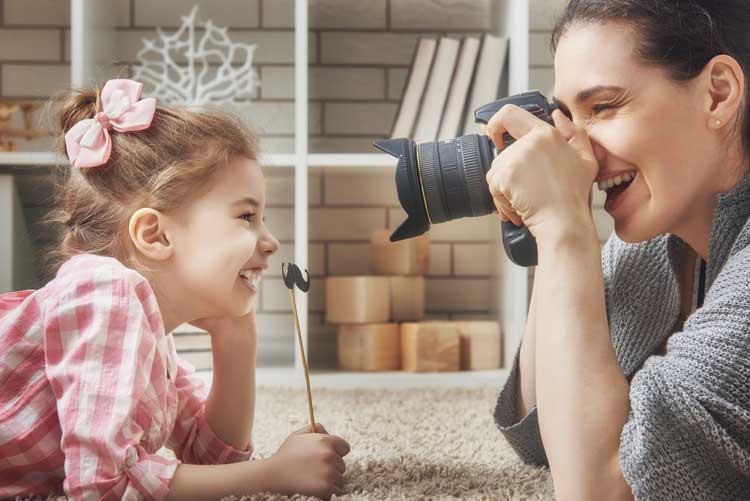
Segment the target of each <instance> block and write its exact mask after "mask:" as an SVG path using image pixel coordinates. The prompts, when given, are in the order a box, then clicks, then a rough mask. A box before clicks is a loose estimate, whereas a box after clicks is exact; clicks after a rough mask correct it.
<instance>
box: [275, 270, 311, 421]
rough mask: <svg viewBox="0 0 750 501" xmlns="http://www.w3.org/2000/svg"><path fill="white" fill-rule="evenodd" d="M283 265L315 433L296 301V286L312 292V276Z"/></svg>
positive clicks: (303, 290)
mask: <svg viewBox="0 0 750 501" xmlns="http://www.w3.org/2000/svg"><path fill="white" fill-rule="evenodd" d="M284 264H285V263H281V276H282V277H284V284H285V285H286V287H287V289H289V296H290V297H291V298H292V308H293V309H294V324H295V325H296V326H297V341H298V342H299V356H300V357H301V358H302V368H303V369H304V371H305V384H306V385H307V409H308V411H309V413H310V431H311V432H312V433H315V415H314V414H313V404H312V393H311V392H310V373H309V370H308V368H307V358H306V357H305V347H304V344H303V343H302V331H301V330H300V327H299V315H298V314H297V301H296V300H295V299H294V286H295V285H296V286H297V287H299V289H300V290H301V291H302V292H307V291H309V290H310V274H309V273H307V270H305V275H307V279H306V280H305V279H303V278H302V271H300V269H299V268H298V267H297V265H296V264H294V263H289V264H288V266H287V269H286V270H285V269H284Z"/></svg>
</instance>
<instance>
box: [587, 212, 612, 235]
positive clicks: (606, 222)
mask: <svg viewBox="0 0 750 501" xmlns="http://www.w3.org/2000/svg"><path fill="white" fill-rule="evenodd" d="M592 214H593V216H594V225H595V226H596V233H597V235H599V240H600V241H605V242H606V241H607V239H608V238H609V236H610V235H611V234H612V232H613V231H615V222H614V220H613V219H612V216H610V215H609V214H608V213H607V212H606V211H605V210H604V209H594V211H593V212H592Z"/></svg>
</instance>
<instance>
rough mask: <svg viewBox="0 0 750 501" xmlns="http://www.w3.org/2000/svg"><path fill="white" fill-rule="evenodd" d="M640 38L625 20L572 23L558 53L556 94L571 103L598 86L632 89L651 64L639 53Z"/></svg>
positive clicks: (560, 43)
mask: <svg viewBox="0 0 750 501" xmlns="http://www.w3.org/2000/svg"><path fill="white" fill-rule="evenodd" d="M636 49H637V40H636V36H635V34H634V32H633V30H632V29H631V28H630V27H628V26H627V25H625V24H624V23H614V22H613V23H601V22H590V23H581V22H576V23H574V24H572V25H571V26H569V27H568V28H567V29H566V31H565V33H564V34H563V36H562V37H561V38H560V40H559V42H558V44H557V51H556V53H555V97H556V98H558V99H560V100H561V101H563V102H565V103H566V104H568V105H573V104H575V103H574V102H575V99H576V96H577V95H578V94H579V93H581V92H584V91H586V90H588V89H592V88H595V87H599V86H617V87H623V88H625V89H631V88H633V87H635V86H636V85H637V83H638V82H640V81H642V80H643V79H644V78H649V77H650V76H649V75H647V73H648V72H649V68H648V67H647V66H646V65H644V64H643V63H640V62H639V61H638V60H637V57H636Z"/></svg>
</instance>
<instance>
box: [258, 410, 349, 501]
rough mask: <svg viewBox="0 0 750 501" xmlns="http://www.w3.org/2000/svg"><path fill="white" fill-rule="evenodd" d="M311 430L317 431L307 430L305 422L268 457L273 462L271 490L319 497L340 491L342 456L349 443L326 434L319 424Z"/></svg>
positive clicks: (344, 469)
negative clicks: (303, 425) (274, 486)
mask: <svg viewBox="0 0 750 501" xmlns="http://www.w3.org/2000/svg"><path fill="white" fill-rule="evenodd" d="M315 430H316V432H317V433H311V432H310V426H309V425H307V426H305V427H304V428H301V429H299V430H297V431H295V432H294V433H292V434H291V435H289V437H287V439H286V440H285V441H284V443H283V444H281V447H280V448H279V450H278V451H277V452H276V454H274V455H273V456H272V457H271V458H270V459H269V460H268V461H269V463H273V466H272V468H271V471H272V472H274V476H275V478H274V481H273V483H274V484H275V485H276V488H275V489H273V490H274V492H279V493H282V494H286V495H290V496H291V495H294V494H302V495H305V496H317V497H319V498H322V499H330V497H331V496H332V495H333V494H339V495H340V494H342V493H343V485H344V472H345V471H346V465H345V464H344V460H343V457H344V456H346V455H347V454H349V450H350V447H349V444H348V443H347V442H346V440H344V439H343V438H341V437H337V436H335V435H329V434H328V432H327V431H326V430H325V428H324V427H323V425H321V424H318V423H316V426H315Z"/></svg>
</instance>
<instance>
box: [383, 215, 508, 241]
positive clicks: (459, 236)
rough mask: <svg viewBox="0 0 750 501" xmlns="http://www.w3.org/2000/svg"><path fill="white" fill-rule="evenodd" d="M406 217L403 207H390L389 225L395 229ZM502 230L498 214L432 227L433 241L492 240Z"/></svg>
mask: <svg viewBox="0 0 750 501" xmlns="http://www.w3.org/2000/svg"><path fill="white" fill-rule="evenodd" d="M405 219H406V213H405V212H404V211H403V210H402V209H389V219H388V223H389V227H390V228H392V229H395V228H396V227H398V225H400V224H401V223H402V222H403V221H404V220H405ZM498 231H500V219H499V218H498V216H497V215H496V214H489V215H487V216H482V217H466V218H463V219H455V220H453V221H448V222H447V223H440V224H434V225H432V226H431V227H430V238H431V239H432V241H433V242H492V241H494V239H495V237H496V232H498Z"/></svg>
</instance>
